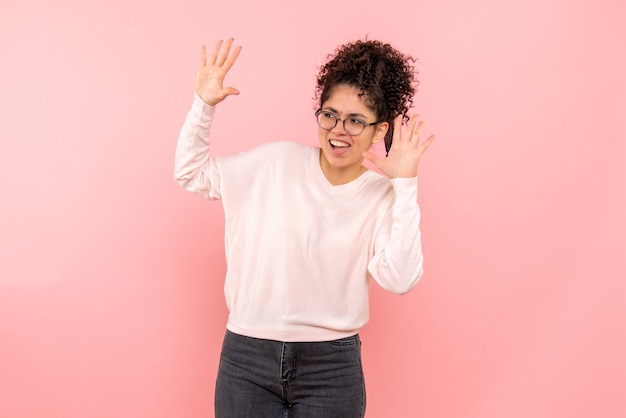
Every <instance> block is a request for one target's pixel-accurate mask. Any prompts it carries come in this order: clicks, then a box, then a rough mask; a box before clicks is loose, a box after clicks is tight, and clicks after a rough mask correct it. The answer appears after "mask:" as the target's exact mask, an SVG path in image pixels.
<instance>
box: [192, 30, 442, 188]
mask: <svg viewBox="0 0 626 418" xmlns="http://www.w3.org/2000/svg"><path fill="white" fill-rule="evenodd" d="M240 52H241V46H237V47H235V48H233V39H232V38H230V39H228V40H226V41H222V40H220V41H218V42H217V43H216V44H215V46H214V47H213V50H212V52H211V54H210V55H209V56H207V49H206V46H205V45H202V47H201V49H200V65H199V67H198V72H197V75H196V94H198V96H200V98H201V99H202V100H203V101H204V102H205V103H206V104H208V105H211V106H215V105H217V104H218V103H220V102H221V101H223V100H224V99H226V98H227V97H228V96H232V95H238V94H239V91H238V90H237V89H236V88H234V87H224V78H225V77H226V74H227V73H228V71H229V70H230V69H231V68H232V66H233V64H234V63H235V61H236V60H237V57H238V56H239V54H240ZM362 100H363V99H362V97H361V96H359V90H357V89H355V88H353V87H350V86H337V88H336V89H335V91H334V92H333V94H332V95H331V96H330V98H329V99H328V100H327V101H326V102H325V103H323V105H322V108H323V109H327V108H332V109H334V111H335V112H334V113H336V114H337V115H338V117H339V118H340V119H344V118H346V117H349V116H350V115H352V116H354V115H359V118H360V119H362V120H364V121H367V122H375V121H376V120H377V116H378V115H376V114H375V113H374V112H373V111H372V110H371V109H370V108H368V107H367V106H366V105H365V104H364V103H363V101H362ZM423 126H424V122H423V121H420V120H419V117H418V115H413V116H411V117H410V118H409V121H408V123H407V126H406V128H405V129H402V116H401V115H400V116H398V117H397V118H396V119H395V120H394V134H393V145H392V146H391V150H390V151H389V156H388V157H386V158H385V157H382V158H381V157H379V156H377V155H376V154H374V153H373V152H371V151H369V147H370V145H371V144H375V143H377V142H379V141H381V140H382V139H383V138H384V136H385V133H386V132H387V130H388V129H389V125H388V123H387V122H382V123H379V124H377V125H374V126H369V127H367V128H365V130H364V131H363V132H362V133H360V134H359V135H348V134H347V133H346V132H345V131H344V129H343V123H341V122H339V123H337V126H335V128H333V129H331V130H330V131H328V130H325V129H322V128H319V140H320V148H321V151H320V167H321V169H322V172H323V173H324V175H325V176H326V178H327V179H328V181H329V182H330V183H331V184H333V185H340V184H345V183H348V182H350V181H352V180H354V179H356V178H357V177H359V176H360V175H361V174H363V173H364V172H365V171H366V170H367V168H365V167H364V166H363V160H364V159H367V160H369V161H371V162H372V164H374V165H375V166H376V167H377V168H378V169H379V170H380V171H381V172H382V173H383V174H384V175H386V176H387V177H389V178H396V177H407V178H413V177H416V176H417V170H418V167H419V161H420V158H421V156H422V154H423V153H424V151H426V149H427V148H428V147H429V146H430V144H431V143H432V142H433V141H434V139H435V136H434V135H431V136H429V137H428V138H427V139H426V140H424V141H421V140H420V137H421V133H422V129H423ZM331 140H332V141H340V142H342V143H343V144H347V145H349V146H348V147H347V148H335V149H333V147H331V145H330V141H331Z"/></svg>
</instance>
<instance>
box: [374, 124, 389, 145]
mask: <svg viewBox="0 0 626 418" xmlns="http://www.w3.org/2000/svg"><path fill="white" fill-rule="evenodd" d="M388 130H389V122H380V123H379V124H377V125H376V131H374V139H372V144H375V143H377V142H380V141H381V140H383V139H384V138H385V135H386V134H387V131H388Z"/></svg>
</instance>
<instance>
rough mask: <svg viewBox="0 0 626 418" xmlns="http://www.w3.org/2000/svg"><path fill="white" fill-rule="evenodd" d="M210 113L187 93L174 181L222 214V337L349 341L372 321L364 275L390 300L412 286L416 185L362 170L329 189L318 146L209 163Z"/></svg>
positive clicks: (289, 145)
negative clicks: (226, 311) (212, 203)
mask: <svg viewBox="0 0 626 418" xmlns="http://www.w3.org/2000/svg"><path fill="white" fill-rule="evenodd" d="M214 112H215V108H214V107H212V106H209V105H206V104H205V103H204V102H203V101H202V100H201V99H200V98H199V97H198V96H197V95H196V96H195V98H194V102H193V105H192V108H191V110H190V111H189V113H188V115H187V118H186V120H185V123H184V125H183V127H182V129H181V132H180V137H179V139H178V144H177V148H176V161H175V174H174V177H175V180H176V181H177V182H178V183H180V184H181V185H182V186H183V187H184V188H185V189H187V190H189V191H192V192H194V193H196V194H198V195H200V196H202V197H204V198H207V199H211V200H221V202H222V205H223V207H224V214H225V223H226V224H225V245H226V263H227V273H226V278H225V285H224V291H225V297H226V304H227V307H228V309H229V317H228V323H227V328H228V329H229V330H230V331H232V332H235V333H237V334H241V335H246V336H250V337H255V338H263V339H271V340H278V341H327V340H333V339H338V338H343V337H347V336H350V335H354V334H356V333H357V332H358V331H359V329H360V328H361V327H362V326H363V325H364V324H365V323H366V322H367V321H368V319H369V289H370V283H371V279H372V278H373V279H375V280H376V281H377V282H378V283H379V284H380V285H381V286H382V287H383V288H385V289H387V290H389V291H391V292H394V293H398V294H403V293H406V292H408V291H409V290H411V289H412V288H413V287H414V286H415V285H416V284H417V282H418V280H419V279H420V277H421V275H422V263H423V256H422V246H421V241H420V229H419V222H420V210H419V207H418V205H417V178H396V179H392V180H390V179H388V178H387V177H384V176H382V175H380V174H378V173H375V172H373V171H366V172H365V173H363V174H362V175H361V176H360V177H358V178H357V179H355V180H353V181H351V182H349V183H347V184H343V185H339V186H333V185H331V184H330V183H329V182H328V181H327V179H326V177H325V176H324V174H323V173H322V170H321V167H320V163H319V160H320V151H321V150H320V148H318V147H312V146H305V145H301V144H298V143H295V142H272V143H268V144H265V145H261V146H259V147H256V148H254V149H252V150H249V151H246V152H242V153H237V154H234V155H231V156H226V157H216V156H212V155H211V154H210V152H209V147H210V146H209V131H210V127H211V124H212V122H213V115H214Z"/></svg>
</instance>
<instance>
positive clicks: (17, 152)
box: [0, 0, 626, 418]
mask: <svg viewBox="0 0 626 418" xmlns="http://www.w3.org/2000/svg"><path fill="white" fill-rule="evenodd" d="M211 3H215V2H208V1H202V2H201V1H197V0H182V1H176V2H167V1H164V0H162V1H145V0H144V1H135V2H128V1H121V0H107V1H106V2H105V1H101V2H85V1H79V0H58V1H56V2H48V1H44V0H25V1H21V2H9V1H8V0H2V3H0V51H2V52H1V53H2V58H1V59H2V61H1V65H0V92H1V93H0V196H1V197H0V198H1V199H2V201H1V206H0V210H1V214H2V216H1V217H0V231H1V232H0V417H3V418H5V417H6V418H35V417H36V418H41V417H46V418H85V417H87V418H105V417H106V418H110V417H115V418H127V417H128V418H130V417H133V418H136V417H150V418H165V417H188V418H194V417H198V418H199V417H210V416H212V412H211V411H212V396H213V392H212V391H213V381H214V378H215V373H216V366H217V358H218V352H219V348H220V343H221V337H222V333H223V329H224V323H225V315H226V313H225V307H224V302H223V295H222V276H223V273H224V268H225V267H224V261H223V249H222V233H223V228H222V220H223V218H222V212H221V208H220V206H219V204H211V203H209V202H206V201H203V200H202V199H200V198H197V197H195V196H193V195H191V194H188V193H186V192H184V191H183V190H182V189H180V188H179V187H178V186H177V185H176V184H175V183H174V182H173V180H172V166H173V154H174V146H175V141H176V136H177V133H178V130H179V128H180V125H181V123H182V120H183V118H184V116H185V113H186V111H187V109H188V106H189V105H190V103H191V97H192V91H193V82H194V75H195V68H196V63H197V53H198V49H199V45H200V44H201V43H203V42H207V43H213V42H214V40H215V39H217V38H219V37H227V36H234V37H235V38H236V39H237V41H238V42H239V43H240V44H242V45H243V46H244V50H243V53H242V55H241V57H240V60H239V62H238V63H237V66H236V67H235V68H234V69H233V71H232V74H231V75H230V79H229V80H230V82H231V84H232V85H234V86H236V87H237V88H239V90H240V91H241V95H240V96H238V97H236V98H232V100H228V101H227V102H225V103H224V104H223V105H221V106H220V110H219V122H218V124H217V125H216V127H215V130H214V138H216V140H217V139H219V138H221V141H219V140H217V142H216V144H215V147H214V149H215V151H216V152H217V153H222V154H224V153H228V152H233V151H235V150H239V149H246V148H249V147H250V146H252V145H254V144H258V143H262V142H265V141H268V140H273V139H292V140H296V141H301V142H305V143H312V144H314V143H315V141H316V128H315V124H314V120H313V117H312V115H311V113H312V109H313V103H312V100H311V97H312V95H313V82H314V75H315V73H316V66H317V65H318V64H319V63H320V62H321V61H322V60H323V58H324V57H325V55H326V53H328V52H330V51H331V50H332V49H333V48H334V47H335V46H336V45H337V44H339V43H342V42H344V41H347V40H352V39H355V38H357V37H361V36H363V35H366V34H369V35H370V37H372V38H381V39H383V40H386V41H390V42H392V43H394V44H395V45H396V46H397V47H399V48H400V49H403V50H406V51H408V52H411V53H413V54H414V55H416V56H418V57H419V59H420V60H419V64H418V67H419V69H420V71H421V76H420V79H421V86H420V92H419V94H418V97H417V101H416V104H417V110H418V111H419V112H420V114H422V115H423V117H424V118H425V119H426V120H427V123H428V129H430V130H431V131H434V132H436V133H437V135H438V140H437V142H436V143H435V144H434V145H433V146H432V147H431V148H430V149H429V151H428V153H427V155H426V156H425V157H424V161H423V164H422V166H421V168H420V169H421V181H420V185H421V189H420V190H421V195H420V201H421V205H422V209H423V220H424V221H423V236H424V247H425V253H426V263H427V264H426V274H425V277H424V279H423V282H422V283H421V284H420V285H419V286H418V287H417V288H416V290H415V291H413V292H412V293H411V294H409V295H407V296H405V297H398V296H393V295H389V294H386V293H384V292H382V291H381V290H380V289H378V288H375V289H374V290H373V294H372V298H373V308H372V321H371V323H370V324H369V325H368V326H367V327H366V328H365V329H364V330H363V338H364V356H365V367H366V373H367V379H368V380H367V382H368V389H369V391H368V416H369V417H374V418H376V417H423V418H502V417H506V418H513V417H515V418H516V417H519V418H522V417H524V418H526V417H535V418H555V417H563V418H583V417H584V418H587V417H603V418H612V417H623V416H626V359H625V356H624V353H625V352H626V335H625V333H624V329H625V326H626V325H625V324H626V304H625V303H624V301H625V299H626V298H625V295H626V280H624V279H625V278H626V267H625V262H624V259H625V258H626V251H625V248H626V217H625V216H624V213H626V187H625V186H626V170H625V169H624V163H623V160H624V157H623V156H624V155H625V154H626V128H625V126H626V125H625V124H624V114H626V84H625V81H624V77H623V75H624V74H626V58H625V53H624V46H623V43H624V39H626V36H625V35H626V33H625V30H624V24H623V23H624V17H625V16H626V7H625V6H624V3H623V2H619V1H611V0H598V1H594V2H591V1H585V0H574V1H571V0H569V1H566V0H534V1H533V0H531V1H524V2H521V1H520V2H501V1H496V0H477V1H473V2H462V1H453V0H448V1H441V0H438V1H435V0H424V1H416V2H406V1H400V0H391V1H386V2H375V1H368V0H362V1H358V2H356V1H351V0H347V1H342V2H334V3H333V2H331V3H320V2H310V3H308V4H306V5H301V6H294V5H293V4H294V3H295V4H297V3H299V2H293V1H286V0H282V1H281V0H270V1H269V2H260V1H258V2H254V1H248V2H241V1H237V0H234V1H230V2H226V1H224V2H221V4H217V5H216V4H211ZM505 4H506V5H505ZM267 115H273V116H276V117H278V119H268V118H267V117H266V116H267Z"/></svg>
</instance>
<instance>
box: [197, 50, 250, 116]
mask: <svg viewBox="0 0 626 418" xmlns="http://www.w3.org/2000/svg"><path fill="white" fill-rule="evenodd" d="M232 46H233V39H232V38H230V39H228V40H227V41H226V42H224V41H222V40H219V41H218V42H217V43H216V44H215V46H214V47H213V52H212V53H211V55H210V56H209V57H208V59H207V56H206V54H207V52H206V45H202V48H201V49H200V67H199V68H198V73H197V75H196V94H197V95H198V96H200V98H202V100H203V101H204V102H205V103H206V104H208V105H212V106H215V105H216V104H218V103H219V102H221V101H222V100H224V99H225V98H226V97H228V96H230V95H233V94H239V91H238V90H237V89H236V88H234V87H224V77H226V73H228V71H229V70H230V68H231V67H232V66H233V64H234V63H235V61H236V60H237V57H238V56H239V53H240V52H241V47H240V46H238V47H236V48H234V49H233V50H232V52H231V48H232Z"/></svg>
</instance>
